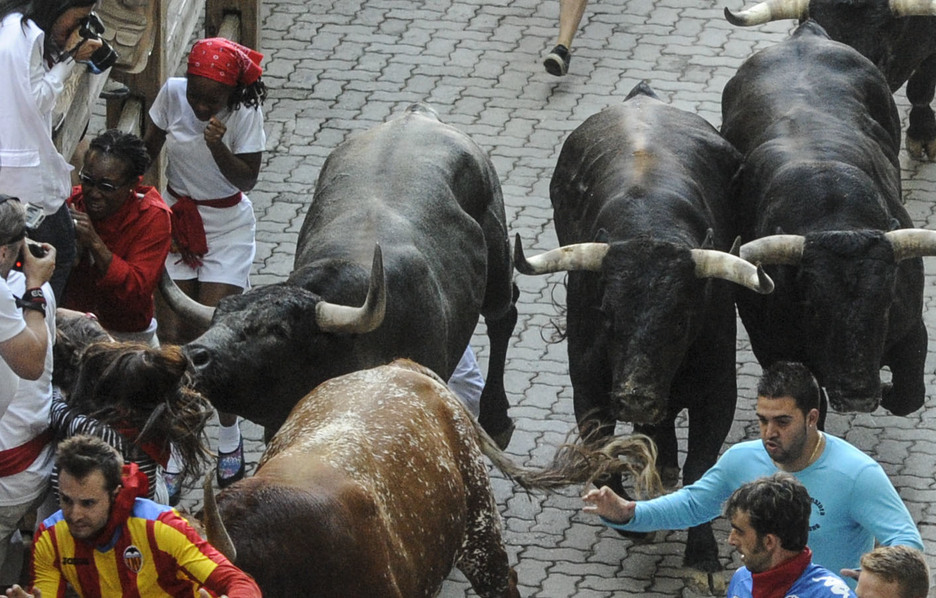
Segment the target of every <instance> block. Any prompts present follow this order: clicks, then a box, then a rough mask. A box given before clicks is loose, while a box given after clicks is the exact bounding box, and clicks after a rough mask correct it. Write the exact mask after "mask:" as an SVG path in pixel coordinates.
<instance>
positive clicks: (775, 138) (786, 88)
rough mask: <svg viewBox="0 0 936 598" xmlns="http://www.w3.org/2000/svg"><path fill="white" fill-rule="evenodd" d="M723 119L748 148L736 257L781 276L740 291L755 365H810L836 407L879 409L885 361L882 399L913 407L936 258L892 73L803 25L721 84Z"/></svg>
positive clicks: (918, 401)
mask: <svg viewBox="0 0 936 598" xmlns="http://www.w3.org/2000/svg"><path fill="white" fill-rule="evenodd" d="M722 122H723V125H722V133H723V134H724V136H725V138H726V139H728V140H729V141H731V142H732V143H733V144H734V145H735V147H737V148H738V149H739V150H740V151H741V152H742V153H743V154H744V155H745V158H744V165H743V166H742V170H741V172H740V173H739V175H738V178H737V180H736V183H737V186H738V187H737V192H738V201H739V205H738V211H739V214H740V215H741V223H740V226H739V229H740V232H741V235H742V238H743V239H744V240H745V241H748V242H747V243H745V245H744V246H742V248H741V256H742V257H744V258H745V259H748V260H750V261H752V262H755V263H763V264H765V265H767V264H771V266H770V267H768V272H769V273H770V275H771V277H772V278H773V279H774V281H775V282H776V290H775V292H774V293H773V294H771V295H770V296H761V295H755V294H754V293H749V292H746V291H741V292H739V293H738V296H737V303H738V311H739V313H740V315H741V319H742V321H743V322H744V326H745V328H746V329H747V331H748V333H749V335H750V338H751V344H752V348H753V350H754V354H755V355H756V357H757V359H758V361H759V362H760V363H761V365H763V366H765V367H766V366H767V365H769V364H771V363H773V362H775V361H778V360H793V361H801V362H804V363H805V364H806V365H807V366H809V368H810V369H811V370H812V371H813V373H814V374H815V375H816V377H817V378H818V379H819V382H820V384H822V385H824V386H825V388H826V391H827V393H828V397H829V401H830V403H831V405H832V407H833V408H834V409H836V410H841V411H872V410H873V409H875V408H876V407H877V405H878V403H879V402H880V401H881V399H882V384H881V376H880V370H881V368H882V366H889V367H890V370H891V373H892V379H891V381H892V386H888V387H884V388H883V404H884V406H885V407H886V408H888V409H890V410H891V411H892V412H894V413H896V414H906V413H909V412H911V411H914V410H915V409H918V408H919V407H920V406H921V405H922V404H923V400H924V380H923V366H924V360H925V357H926V344H927V337H926V329H925V327H924V324H923V319H922V301H923V264H922V260H921V259H919V258H920V256H922V255H927V254H931V253H932V252H933V243H934V233H933V232H932V231H924V230H918V229H911V228H910V227H912V226H913V224H912V222H911V220H910V216H909V215H908V214H907V211H906V210H905V209H904V208H903V206H902V205H901V190H900V176H899V175H900V171H899V164H898V159H897V154H898V151H899V141H900V127H899V121H898V117H897V110H896V107H895V105H894V101H893V98H892V96H891V94H890V92H889V90H888V87H887V82H886V81H885V80H884V77H883V76H882V75H881V73H880V72H879V71H878V69H876V68H875V67H874V65H873V64H871V62H870V61H868V60H867V59H865V58H864V57H862V56H861V55H860V54H859V53H858V52H856V51H855V50H853V49H851V48H850V47H848V46H846V45H844V44H840V43H838V42H834V41H831V40H829V39H828V37H827V35H826V33H825V31H823V29H822V28H821V27H820V26H819V25H817V24H816V23H814V22H812V21H807V22H806V23H805V24H803V25H801V26H800V27H799V28H798V29H797V30H796V32H794V33H793V35H792V36H791V37H790V38H789V39H788V40H786V41H784V42H782V43H780V44H777V45H776V46H773V47H771V48H767V49H766V50H763V51H761V52H758V53H757V54H755V55H754V56H752V57H751V58H749V59H748V60H747V61H746V62H745V63H744V64H743V65H742V66H741V68H740V69H739V70H738V73H737V74H736V75H735V76H734V77H733V78H732V79H731V80H730V81H729V82H728V84H727V85H726V86H725V91H724V95H723V97H722ZM896 229H909V230H896ZM775 233H785V234H775Z"/></svg>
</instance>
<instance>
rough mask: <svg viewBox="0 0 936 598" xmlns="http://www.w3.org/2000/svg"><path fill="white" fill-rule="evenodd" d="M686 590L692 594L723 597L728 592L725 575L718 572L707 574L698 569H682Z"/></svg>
mask: <svg viewBox="0 0 936 598" xmlns="http://www.w3.org/2000/svg"><path fill="white" fill-rule="evenodd" d="M682 577H683V579H684V580H685V582H686V588H687V589H689V590H690V591H691V592H692V593H693V594H701V595H703V596H704V595H711V596H724V595H725V593H726V592H727V591H728V583H727V581H726V580H725V575H724V574H723V573H720V572H715V573H709V572H707V571H699V570H698V569H684V570H683V574H682Z"/></svg>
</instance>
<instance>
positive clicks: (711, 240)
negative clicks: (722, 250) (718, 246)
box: [700, 229, 715, 249]
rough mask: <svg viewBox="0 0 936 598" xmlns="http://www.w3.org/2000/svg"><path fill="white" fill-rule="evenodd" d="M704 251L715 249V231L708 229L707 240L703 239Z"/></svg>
mask: <svg viewBox="0 0 936 598" xmlns="http://www.w3.org/2000/svg"><path fill="white" fill-rule="evenodd" d="M700 247H701V248H702V249H715V231H713V230H712V229H708V230H707V231H705V238H704V239H702V245H701V246H700Z"/></svg>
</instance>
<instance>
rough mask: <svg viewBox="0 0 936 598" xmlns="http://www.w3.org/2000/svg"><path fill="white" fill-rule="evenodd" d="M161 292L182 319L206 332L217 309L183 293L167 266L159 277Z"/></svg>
mask: <svg viewBox="0 0 936 598" xmlns="http://www.w3.org/2000/svg"><path fill="white" fill-rule="evenodd" d="M159 292H160V293H162V296H163V299H164V300H165V301H166V304H167V305H168V306H169V307H170V308H172V311H174V312H175V313H176V314H178V315H179V317H180V318H182V319H183V320H185V321H186V322H189V323H190V324H192V325H193V326H197V327H198V328H199V330H201V331H205V330H207V329H208V326H209V325H210V324H211V318H212V317H213V316H214V312H215V308H213V307H208V306H207V305H202V304H201V303H199V302H198V301H195V300H194V299H192V298H191V297H189V296H188V295H186V294H185V293H183V292H182V289H180V288H179V287H178V285H176V283H175V281H174V280H172V278H170V277H169V273H168V272H166V268H165V266H164V267H163V269H162V274H161V275H160V276H159Z"/></svg>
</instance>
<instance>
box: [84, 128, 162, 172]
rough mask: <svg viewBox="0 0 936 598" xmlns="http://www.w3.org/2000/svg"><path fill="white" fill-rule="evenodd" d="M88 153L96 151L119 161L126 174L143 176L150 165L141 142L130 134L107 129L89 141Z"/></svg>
mask: <svg viewBox="0 0 936 598" xmlns="http://www.w3.org/2000/svg"><path fill="white" fill-rule="evenodd" d="M88 151H96V152H99V153H101V154H106V155H108V156H112V157H114V158H117V159H118V160H121V161H122V162H123V163H124V164H126V165H127V174H128V175H130V176H133V177H139V176H143V174H144V173H145V172H146V169H147V168H149V165H150V155H149V153H147V151H146V145H145V144H144V143H143V140H142V139H140V138H139V137H137V136H136V135H133V134H132V133H124V132H123V131H120V130H118V129H108V130H106V131H104V132H103V133H101V134H100V135H98V136H97V137H95V138H94V139H92V140H91V143H90V144H89V146H88Z"/></svg>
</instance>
